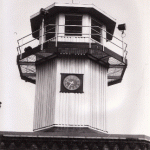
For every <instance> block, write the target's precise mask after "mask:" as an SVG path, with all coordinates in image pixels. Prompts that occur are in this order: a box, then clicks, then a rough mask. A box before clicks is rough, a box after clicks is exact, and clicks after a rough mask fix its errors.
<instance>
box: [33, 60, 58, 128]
mask: <svg viewBox="0 0 150 150" xmlns="http://www.w3.org/2000/svg"><path fill="white" fill-rule="evenodd" d="M55 99H56V60H55V59H51V60H49V61H46V62H44V63H42V64H40V65H37V66H36V92H35V105H34V107H35V108H34V125H33V129H38V128H42V127H45V126H49V125H52V124H54V116H55V115H54V112H55Z"/></svg>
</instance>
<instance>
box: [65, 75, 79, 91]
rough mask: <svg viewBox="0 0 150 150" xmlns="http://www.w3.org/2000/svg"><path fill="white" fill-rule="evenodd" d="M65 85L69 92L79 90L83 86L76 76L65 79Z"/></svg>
mask: <svg viewBox="0 0 150 150" xmlns="http://www.w3.org/2000/svg"><path fill="white" fill-rule="evenodd" d="M63 84H64V87H65V88H66V89H68V90H77V89H78V88H79V87H80V85H81V81H80V79H79V78H78V77H77V76H76V75H68V76H66V77H65V78H64V81H63Z"/></svg>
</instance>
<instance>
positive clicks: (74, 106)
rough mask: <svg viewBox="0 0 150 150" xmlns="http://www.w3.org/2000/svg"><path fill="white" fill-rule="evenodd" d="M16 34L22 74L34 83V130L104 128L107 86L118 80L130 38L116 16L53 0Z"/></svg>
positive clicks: (122, 73) (95, 9)
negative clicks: (119, 30)
mask: <svg viewBox="0 0 150 150" xmlns="http://www.w3.org/2000/svg"><path fill="white" fill-rule="evenodd" d="M30 21H31V29H32V33H31V34H29V35H27V36H25V37H23V38H21V39H19V40H18V44H19V46H18V48H17V49H18V56H17V64H18V68H19V71H20V76H21V79H23V80H25V81H28V82H31V83H34V84H35V85H36V94H35V106H34V107H35V108H34V127H33V128H34V131H41V130H48V129H52V128H54V127H55V128H56V127H57V128H61V127H66V128H69V127H72V128H78V127H82V128H84V127H86V128H92V129H94V130H100V131H104V132H105V131H106V121H105V120H106V91H107V86H110V85H114V84H117V83H120V82H121V81H122V78H123V75H124V72H125V70H126V67H127V59H126V43H124V42H123V41H122V40H120V39H118V38H116V37H115V36H114V35H113V34H114V30H115V27H116V21H115V19H113V18H112V17H111V16H109V15H107V14H105V13H104V12H103V11H101V10H100V9H98V8H97V7H96V6H94V5H93V4H92V5H83V4H60V3H54V4H52V5H50V6H48V7H47V8H45V9H40V11H39V12H37V13H36V14H34V15H32V16H31V18H30Z"/></svg>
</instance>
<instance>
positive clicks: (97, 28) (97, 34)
mask: <svg viewBox="0 0 150 150" xmlns="http://www.w3.org/2000/svg"><path fill="white" fill-rule="evenodd" d="M91 26H92V27H91V38H92V39H94V40H96V41H98V42H101V39H102V37H101V36H102V30H101V28H102V24H101V23H99V22H98V21H97V20H95V19H93V18H92V20H91Z"/></svg>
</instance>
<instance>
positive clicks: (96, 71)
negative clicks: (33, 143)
mask: <svg viewBox="0 0 150 150" xmlns="http://www.w3.org/2000/svg"><path fill="white" fill-rule="evenodd" d="M61 73H77V74H84V76H83V92H84V93H61V92H60V84H61ZM36 78H37V79H36V81H37V82H36V98H35V114H34V129H38V128H42V127H46V126H50V125H53V124H57V125H65V126H69V125H73V126H84V125H89V126H91V127H93V128H98V129H101V130H105V118H106V110H105V107H106V88H107V69H106V68H104V67H102V66H100V65H99V64H97V63H95V62H93V61H91V60H89V59H87V58H84V57H83V58H81V57H78V56H77V55H76V56H71V55H70V56H65V57H62V58H57V59H55V60H50V61H48V62H46V63H43V64H41V65H38V66H37V76H36Z"/></svg>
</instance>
